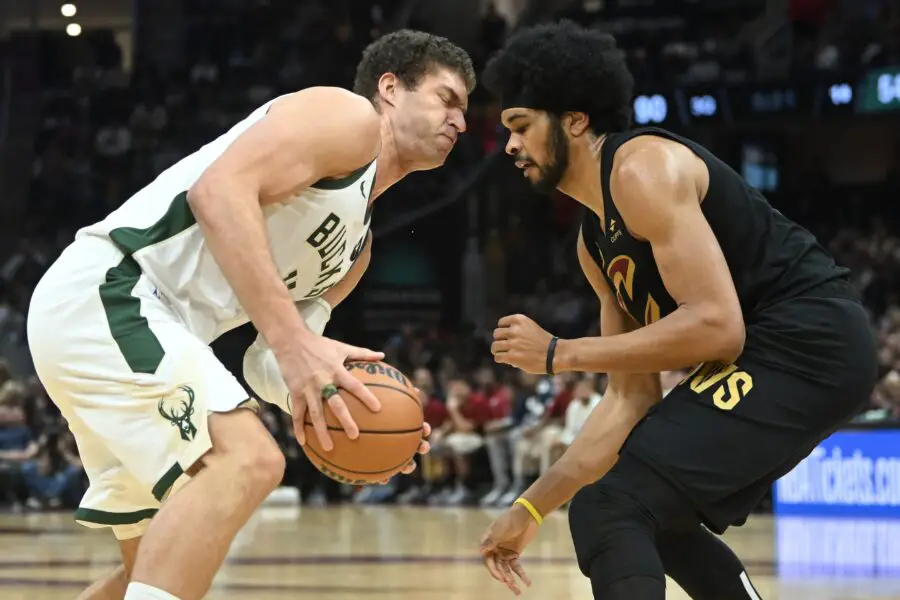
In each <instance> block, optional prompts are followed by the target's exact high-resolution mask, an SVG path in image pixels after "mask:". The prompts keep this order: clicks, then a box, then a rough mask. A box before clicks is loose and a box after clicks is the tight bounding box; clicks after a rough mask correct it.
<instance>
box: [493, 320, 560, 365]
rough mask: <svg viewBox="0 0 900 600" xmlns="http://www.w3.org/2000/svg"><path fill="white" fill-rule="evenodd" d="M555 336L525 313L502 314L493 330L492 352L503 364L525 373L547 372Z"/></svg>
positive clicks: (496, 359) (497, 360)
mask: <svg viewBox="0 0 900 600" xmlns="http://www.w3.org/2000/svg"><path fill="white" fill-rule="evenodd" d="M552 339H553V336H552V335H550V334H549V333H547V332H546V331H545V330H543V329H541V327H540V325H538V324H537V323H535V322H534V321H533V320H531V319H529V318H528V317H526V316H525V315H510V316H508V317H503V318H502V319H500V321H499V322H498V323H497V328H496V329H495V330H494V343H492V344H491V354H493V355H494V360H495V361H496V362H498V363H504V364H507V365H510V366H513V367H516V368H518V369H522V370H523V371H525V372H526V373H533V374H535V375H544V374H546V373H547V349H548V348H549V347H550V340H552Z"/></svg>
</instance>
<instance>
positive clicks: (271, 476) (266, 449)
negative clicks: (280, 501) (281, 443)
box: [235, 442, 286, 493]
mask: <svg viewBox="0 0 900 600" xmlns="http://www.w3.org/2000/svg"><path fill="white" fill-rule="evenodd" d="M235 458H236V463H237V466H238V469H239V470H240V472H241V475H242V476H244V477H246V478H247V481H249V482H251V483H252V484H253V487H254V488H256V489H258V490H261V491H265V492H266V493H268V492H269V491H271V490H273V489H275V488H276V487H278V485H279V484H280V483H281V480H282V478H283V477H284V469H285V464H286V463H285V459H284V453H283V452H282V451H281V449H280V448H279V447H278V446H277V445H276V444H275V443H274V442H271V443H267V444H260V445H259V446H257V447H256V448H254V449H253V450H252V451H250V452H249V453H248V454H245V455H244V456H242V457H235Z"/></svg>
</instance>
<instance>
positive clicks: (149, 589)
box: [124, 581, 178, 600]
mask: <svg viewBox="0 0 900 600" xmlns="http://www.w3.org/2000/svg"><path fill="white" fill-rule="evenodd" d="M124 600H178V598H177V597H175V596H173V595H172V594H170V593H169V592H164V591H162V590H161V589H159V588H155V587H153V586H150V585H147V584H144V583H138V582H136V581H132V582H131V583H129V584H128V589H126V590H125V598H124Z"/></svg>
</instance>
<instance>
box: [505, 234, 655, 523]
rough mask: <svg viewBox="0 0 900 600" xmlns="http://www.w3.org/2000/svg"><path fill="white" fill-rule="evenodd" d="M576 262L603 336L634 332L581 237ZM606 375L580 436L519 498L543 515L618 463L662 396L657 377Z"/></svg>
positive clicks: (653, 375)
mask: <svg viewBox="0 0 900 600" xmlns="http://www.w3.org/2000/svg"><path fill="white" fill-rule="evenodd" d="M578 262H579V263H581V269H582V271H583V272H584V275H585V277H586V278H587V280H588V281H589V282H590V284H591V287H592V288H593V289H594V292H595V293H596V294H597V297H598V298H599V300H600V332H601V335H602V337H613V336H620V335H624V334H626V333H630V332H632V331H634V330H635V328H636V326H635V324H634V322H633V321H632V320H631V318H630V317H628V315H626V314H625V313H624V312H623V311H622V309H621V308H620V307H619V304H618V302H616V298H615V296H613V294H612V291H611V289H610V287H609V285H608V284H607V283H606V281H605V280H604V278H603V274H602V273H601V272H600V269H599V267H598V266H597V264H596V263H595V262H594V260H593V259H592V258H591V256H590V254H588V251H587V248H585V246H584V240H583V238H582V237H581V235H579V236H578ZM608 376H609V383H608V386H607V388H606V392H605V393H604V394H603V401H602V402H600V403H599V404H598V405H597V406H596V407H595V408H594V410H593V411H592V412H591V415H590V417H588V420H587V421H586V422H585V424H584V426H583V427H582V429H581V432H580V433H579V434H578V436H577V437H576V438H575V440H574V441H573V442H572V444H571V445H570V446H569V448H568V449H567V450H566V451H565V453H564V454H563V455H562V457H560V459H559V460H558V461H556V462H555V463H554V464H553V466H551V467H550V469H549V470H548V471H547V472H546V473H545V474H544V475H543V476H541V477H540V478H539V479H538V480H537V481H535V483H534V484H533V485H532V486H531V487H530V488H529V489H528V490H527V491H526V492H525V493H524V494H523V495H522V497H523V498H525V499H526V500H528V501H530V502H531V503H532V504H533V505H534V506H535V508H537V509H538V510H539V511H540V512H541V514H542V515H546V514H549V513H550V512H552V511H554V510H556V509H557V508H559V507H560V506H561V505H562V504H564V503H566V502H568V501H569V500H570V499H571V498H572V496H574V495H575V493H576V492H577V491H578V490H579V489H581V487H582V486H584V485H586V484H588V483H590V482H592V481H596V480H597V479H599V478H600V477H602V476H603V475H604V474H606V472H607V471H609V470H610V469H611V468H612V466H613V465H614V464H615V463H616V460H618V454H619V449H620V448H621V447H622V444H623V443H624V442H625V438H626V437H628V434H629V433H630V432H631V430H632V428H633V427H634V426H635V425H636V424H637V423H638V421H640V420H641V419H642V418H643V417H644V415H645V414H646V413H647V411H648V410H649V409H650V407H651V406H653V405H654V404H656V403H657V402H659V400H660V399H661V398H662V390H661V389H660V382H659V373H629V372H615V371H613V372H609V373H608ZM518 508H520V509H521V508H522V507H521V506H520V507H518ZM523 510H524V509H523Z"/></svg>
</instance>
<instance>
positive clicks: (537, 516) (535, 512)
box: [513, 498, 544, 525]
mask: <svg viewBox="0 0 900 600" xmlns="http://www.w3.org/2000/svg"><path fill="white" fill-rule="evenodd" d="M513 504H521V505H522V506H524V507H525V510H527V511H528V512H530V513H531V516H532V517H534V520H535V521H537V524H538V525H540V524H541V523H543V522H544V517H542V516H541V513H539V512H538V509H536V508H535V507H534V504H532V503H531V502H529V501H528V500H526V499H525V498H516V501H515V502H513Z"/></svg>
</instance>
